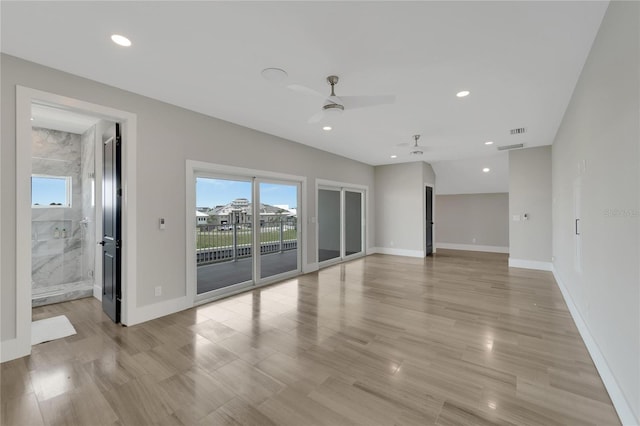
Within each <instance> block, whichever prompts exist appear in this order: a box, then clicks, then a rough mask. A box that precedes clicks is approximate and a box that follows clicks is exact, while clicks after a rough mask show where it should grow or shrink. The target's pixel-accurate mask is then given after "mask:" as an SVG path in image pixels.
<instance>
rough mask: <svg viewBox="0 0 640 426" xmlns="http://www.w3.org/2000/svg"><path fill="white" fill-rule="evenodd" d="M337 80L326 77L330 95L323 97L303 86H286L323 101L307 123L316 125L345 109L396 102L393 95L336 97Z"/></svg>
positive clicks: (333, 77) (332, 77)
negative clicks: (326, 117)
mask: <svg viewBox="0 0 640 426" xmlns="http://www.w3.org/2000/svg"><path fill="white" fill-rule="evenodd" d="M338 80H339V77H338V76H337V75H330V76H329V77H327V83H329V85H331V94H330V95H329V96H326V95H323V94H321V93H320V92H317V91H315V90H313V89H310V88H308V87H305V86H301V85H299V84H292V85H289V86H287V87H288V88H289V89H291V90H293V91H296V92H299V93H303V94H306V95H312V96H316V97H320V98H323V99H324V104H323V105H322V109H321V110H320V111H319V112H317V113H316V114H314V115H313V116H311V118H309V120H308V122H309V123H317V122H319V121H320V120H322V119H323V118H325V116H327V115H339V114H342V113H343V112H344V111H345V109H346V110H352V109H356V108H365V107H371V106H377V105H385V104H392V103H393V102H395V100H396V97H395V95H373V96H367V95H365V96H337V95H336V92H335V86H336V84H338Z"/></svg>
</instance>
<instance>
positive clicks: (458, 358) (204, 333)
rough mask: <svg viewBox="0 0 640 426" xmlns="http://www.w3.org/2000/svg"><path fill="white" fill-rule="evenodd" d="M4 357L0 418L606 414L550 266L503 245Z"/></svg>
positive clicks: (378, 420) (256, 420) (606, 420)
mask: <svg viewBox="0 0 640 426" xmlns="http://www.w3.org/2000/svg"><path fill="white" fill-rule="evenodd" d="M60 314H66V315H67V316H68V317H69V319H70V320H71V322H72V323H73V325H74V326H75V327H76V329H77V331H78V334H76V335H74V336H70V337H67V338H65V339H61V340H57V341H53V342H49V343H44V344H41V345H37V346H35V347H34V348H33V353H32V355H31V356H29V357H25V358H21V359H18V360H15V361H11V362H8V363H4V364H2V371H1V372H2V377H1V385H2V394H1V397H2V417H1V418H2V424H3V425H40V424H78V425H146V424H159V425H182V424H184V425H272V424H282V425H295V426H302V425H316V424H324V425H351V424H361V425H379V424H380V425H394V424H396V425H430V424H438V425H466V424H469V425H484V424H518V425H556V424H571V425H581V426H582V425H590V424H597V425H614V424H619V420H618V418H617V416H616V413H615V411H614V409H613V406H612V404H611V401H610V399H609V396H608V395H607V392H606V391H605V389H604V386H603V384H602V381H601V379H600V377H599V376H598V373H597V372H596V370H595V368H594V365H593V362H592V361H591V358H590V357H589V354H588V353H587V350H586V348H585V345H584V343H583V342H582V340H581V339H580V336H579V334H578V331H577V329H576V327H575V325H574V323H573V321H572V319H571V317H570V315H569V312H568V311H567V308H566V305H565V303H564V301H563V299H562V296H561V294H560V291H559V289H558V287H557V286H556V284H555V282H554V280H553V277H552V275H551V274H550V273H547V272H540V271H530V270H524V269H513V268H512V269H509V268H508V267H507V257H506V255H501V254H489V253H471V252H456V251H446V250H439V251H438V254H437V255H435V256H434V257H433V258H427V259H414V258H402V257H395V256H384V255H373V256H368V257H366V258H363V259H358V260H355V261H352V262H349V263H345V264H342V265H337V266H333V267H329V268H327V269H324V270H321V271H320V272H317V273H312V274H308V275H304V276H301V277H299V278H296V279H292V280H287V281H285V282H282V283H280V284H275V285H272V286H269V287H266V288H263V289H261V290H255V291H252V292H249V293H245V294H242V295H238V296H235V297H231V298H228V299H225V300H221V301H218V302H215V303H211V304H208V305H204V306H200V307H197V308H194V309H190V310H188V311H184V312H180V313H177V314H174V315H170V316H167V317H164V318H160V319H157V320H154V321H150V322H147V323H144V324H140V325H137V326H133V327H128V328H127V327H121V326H117V325H114V324H113V323H111V322H110V321H109V320H108V318H107V317H106V316H105V315H104V314H102V313H101V310H100V304H99V302H97V301H96V300H94V299H83V300H78V301H74V302H67V303H61V304H58V305H51V306H45V307H41V308H36V309H34V311H33V317H34V319H41V318H46V317H50V316H55V315H60Z"/></svg>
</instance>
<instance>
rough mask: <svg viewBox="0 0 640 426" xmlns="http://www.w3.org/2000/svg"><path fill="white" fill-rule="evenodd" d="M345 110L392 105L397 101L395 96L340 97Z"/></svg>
mask: <svg viewBox="0 0 640 426" xmlns="http://www.w3.org/2000/svg"><path fill="white" fill-rule="evenodd" d="M340 100H341V101H342V105H344V107H345V109H356V108H365V107H371V106H376V105H386V104H392V103H394V102H395V101H396V96H395V95H373V96H340Z"/></svg>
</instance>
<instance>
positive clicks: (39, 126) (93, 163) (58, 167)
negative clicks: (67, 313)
mask: <svg viewBox="0 0 640 426" xmlns="http://www.w3.org/2000/svg"><path fill="white" fill-rule="evenodd" d="M110 127H111V123H110V122H109V121H106V120H101V119H100V118H98V117H94V116H91V115H87V114H84V113H78V112H73V111H67V110H63V109H60V108H57V107H54V106H48V105H44V104H38V103H33V104H32V106H31V129H32V146H31V238H32V243H31V286H32V287H31V299H32V306H33V307H36V306H43V305H49V304H53V303H59V302H63V301H69V300H74V299H80V298H83V297H91V296H94V295H96V296H98V297H99V295H100V293H101V292H100V291H99V289H100V287H101V282H100V280H99V279H96V277H101V265H100V264H99V262H96V251H97V238H98V235H97V230H99V229H101V226H102V220H101V211H102V197H101V195H102V185H101V184H102V167H101V164H102V150H101V148H100V147H101V141H102V134H103V133H104V132H105V131H106V129H108V128H110Z"/></svg>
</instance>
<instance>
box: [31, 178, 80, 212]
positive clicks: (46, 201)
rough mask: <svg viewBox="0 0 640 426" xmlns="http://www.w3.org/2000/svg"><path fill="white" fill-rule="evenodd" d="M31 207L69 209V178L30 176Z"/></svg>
mask: <svg viewBox="0 0 640 426" xmlns="http://www.w3.org/2000/svg"><path fill="white" fill-rule="evenodd" d="M31 206H32V207H71V177H70V176H46V175H32V176H31Z"/></svg>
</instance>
